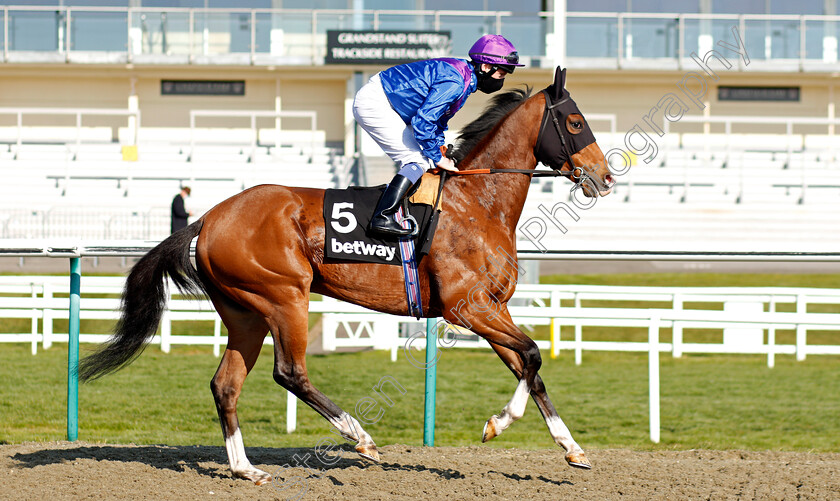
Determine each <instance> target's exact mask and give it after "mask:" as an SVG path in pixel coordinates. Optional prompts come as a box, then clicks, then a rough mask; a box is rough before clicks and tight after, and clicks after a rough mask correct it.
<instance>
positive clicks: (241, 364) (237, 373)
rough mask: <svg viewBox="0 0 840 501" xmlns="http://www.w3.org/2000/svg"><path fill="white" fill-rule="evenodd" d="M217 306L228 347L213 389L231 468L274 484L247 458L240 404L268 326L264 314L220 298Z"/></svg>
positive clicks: (211, 386)
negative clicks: (238, 407)
mask: <svg viewBox="0 0 840 501" xmlns="http://www.w3.org/2000/svg"><path fill="white" fill-rule="evenodd" d="M214 303H215V305H216V309H217V311H218V312H219V315H220V316H221V317H222V319H223V320H224V323H225V326H226V327H227V328H228V345H227V349H226V350H225V353H224V355H223V356H222V361H221V363H220V364H219V368H218V369H217V370H216V375H215V376H213V380H212V381H211V382H210V388H211V390H212V392H213V398H214V399H215V401H216V410H217V411H218V413H219V422H220V423H221V425H222V435H223V436H224V438H225V449H227V454H228V461H229V463H230V469H231V472H233V475H234V476H236V477H240V478H245V479H248V480H251V481H252V482H254V483H255V484H257V485H262V484H265V483H267V482H270V481H271V475H269V474H268V473H266V472H264V471H262V470H259V469H257V468H255V467H254V466H253V465H251V462H250V461H249V460H248V457H247V456H246V455H245V444H244V442H243V441H242V433H241V432H240V430H239V418H238V417H237V415H236V403H237V401H238V400H239V394H240V392H241V391H242V384H243V383H244V382H245V378H246V377H247V376H248V373H249V372H250V371H251V369H252V368H253V367H254V363H255V362H256V361H257V356H258V355H259V353H260V348H261V347H262V344H263V339H265V334H266V333H267V332H268V326H267V325H266V323H265V320H263V318H262V317H261V316H260V315H258V314H255V313H253V312H251V311H248V310H244V309H241V308H239V307H237V306H233V305H231V304H230V303H227V302H226V301H225V300H223V299H220V298H218V297H216V298H214Z"/></svg>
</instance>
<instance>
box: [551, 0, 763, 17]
mask: <svg viewBox="0 0 840 501" xmlns="http://www.w3.org/2000/svg"><path fill="white" fill-rule="evenodd" d="M729 1H731V0H729ZM762 1H763V0H762ZM566 8H567V10H569V11H570V12H673V13H677V14H691V13H696V12H700V0H568V3H567V7H566Z"/></svg>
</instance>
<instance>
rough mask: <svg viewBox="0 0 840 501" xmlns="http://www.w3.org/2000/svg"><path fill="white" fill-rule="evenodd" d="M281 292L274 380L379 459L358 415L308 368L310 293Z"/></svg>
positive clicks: (367, 454)
mask: <svg viewBox="0 0 840 501" xmlns="http://www.w3.org/2000/svg"><path fill="white" fill-rule="evenodd" d="M278 293H279V294H281V296H279V297H283V298H284V301H283V304H282V305H277V306H276V310H275V312H274V314H273V315H271V318H270V320H269V322H270V324H271V326H270V327H271V334H272V337H273V338H274V380H275V381H276V382H277V383H278V384H279V385H280V386H282V387H283V388H285V389H287V390H288V391H290V392H292V393H294V394H295V396H297V397H298V398H299V399H301V400H303V401H304V402H306V404H307V405H309V406H310V407H312V408H313V409H314V410H315V411H316V412H317V413H318V414H321V415H322V416H324V418H325V419H326V420H327V421H329V422H330V423H331V424H332V425H333V426H335V427H336V429H338V431H339V432H340V433H341V435H342V436H344V437H345V438H347V439H348V440H352V441H354V442H356V443H357V444H356V452H358V453H359V455H361V456H362V457H365V458H367V459H371V460H373V461H379V452H378V451H377V449H376V444H375V443H374V442H373V439H372V438H371V436H370V435H368V433H367V432H366V431H365V430H364V429H363V428H362V426H361V425H360V424H359V422H358V421H357V420H356V418H354V417H353V416H351V415H350V414H348V413H347V412H344V411H343V410H342V409H341V408H340V407H339V406H337V405H336V404H335V403H334V402H333V401H332V400H330V399H329V398H327V396H326V395H324V394H323V393H321V391H319V390H318V389H317V388H315V386H314V385H313V384H312V381H310V380H309V375H308V373H307V370H306V345H307V342H308V320H309V298H308V295H306V294H304V293H301V292H300V291H298V290H293V289H291V288H289V289H287V290H285V291H282V290H281V291H279V292H278Z"/></svg>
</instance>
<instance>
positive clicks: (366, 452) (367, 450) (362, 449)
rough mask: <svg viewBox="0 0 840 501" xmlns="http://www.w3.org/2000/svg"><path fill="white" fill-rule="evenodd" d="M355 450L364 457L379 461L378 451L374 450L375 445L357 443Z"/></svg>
mask: <svg viewBox="0 0 840 501" xmlns="http://www.w3.org/2000/svg"><path fill="white" fill-rule="evenodd" d="M356 452H358V453H359V455H360V456H362V457H363V458H365V459H370V460H371V461H374V462H376V463H378V462H379V451H378V450H376V446H375V445H357V446H356Z"/></svg>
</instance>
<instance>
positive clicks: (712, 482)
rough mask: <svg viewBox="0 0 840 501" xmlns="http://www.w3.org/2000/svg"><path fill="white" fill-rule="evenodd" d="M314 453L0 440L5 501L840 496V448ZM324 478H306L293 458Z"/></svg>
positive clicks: (394, 448) (400, 448) (0, 495)
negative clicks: (580, 463)
mask: <svg viewBox="0 0 840 501" xmlns="http://www.w3.org/2000/svg"><path fill="white" fill-rule="evenodd" d="M312 452H313V451H312V449H267V448H249V449H248V453H249V455H250V458H251V461H252V462H253V463H254V464H255V465H256V466H258V467H260V468H262V469H264V470H266V471H269V472H272V473H274V472H278V471H279V472H280V475H275V476H276V477H282V478H283V479H284V480H285V482H284V481H283V480H280V478H277V479H275V481H274V482H273V483H271V484H267V485H263V486H261V487H258V486H255V485H253V484H252V483H251V482H248V481H245V480H239V479H233V478H231V476H230V473H229V470H228V467H227V464H226V463H227V461H226V456H225V451H224V448H222V447H208V446H196V447H188V446H179V447H170V446H157V445H153V446H136V445H102V444H89V443H81V442H76V443H68V442H52V443H25V444H16V445H2V446H0V465H1V466H0V499H9V500H17V499H20V500H24V499H25V500H32V499H46V500H50V501H54V500H63V499H74V500H75V499H95V500H103V499H108V500H110V499H156V500H157V499H173V500H179V501H187V500H193V499H248V500H260V499H304V500H306V499H311V500H318V499H412V500H418V499H436V500H439V499H447V500H449V499H451V500H460V499H482V500H489V499H525V500H528V499H593V500H596V499H597V500H614V499H623V500H626V499H644V500H648V499H668V500H685V499H711V500H725V499H761V500H764V499H774V500H776V499H778V500H788V499H819V500H830V499H840V454H811V453H793V452H744V451H708V450H694V451H679V452H636V451H626V450H591V451H589V452H588V455H589V457H590V460H591V461H592V463H593V469H592V470H591V471H581V470H575V469H572V468H570V467H568V466H566V464H565V461H564V460H563V454H562V451H561V450H560V449H559V448H558V449H555V450H540V451H528V450H515V449H491V448H488V447H465V448H448V447H439V448H434V449H429V448H424V447H415V446H405V445H391V446H386V447H383V448H381V449H380V452H381V454H382V463H380V464H373V463H370V462H368V461H365V460H363V459H361V458H359V457H358V456H357V455H356V454H355V453H354V452H352V451H351V450H350V449H349V448H345V449H344V450H342V451H339V452H338V456H340V458H338V459H337V461H336V462H335V464H333V465H331V466H324V465H323V464H321V463H320V462H318V460H317V459H316V458H315V457H314V455H312ZM307 453H309V454H310V456H309V457H308V463H307V464H309V466H310V467H312V468H313V469H314V468H315V467H316V466H317V467H323V468H324V471H323V472H321V473H320V475H321V476H320V478H316V477H314V476H312V477H309V478H306V479H304V476H305V471H304V470H303V469H302V468H290V469H286V470H283V468H282V465H286V464H289V465H293V464H294V459H293V457H294V456H295V455H297V456H298V458H299V459H303V461H305V462H306V461H307V459H306V454H307Z"/></svg>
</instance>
